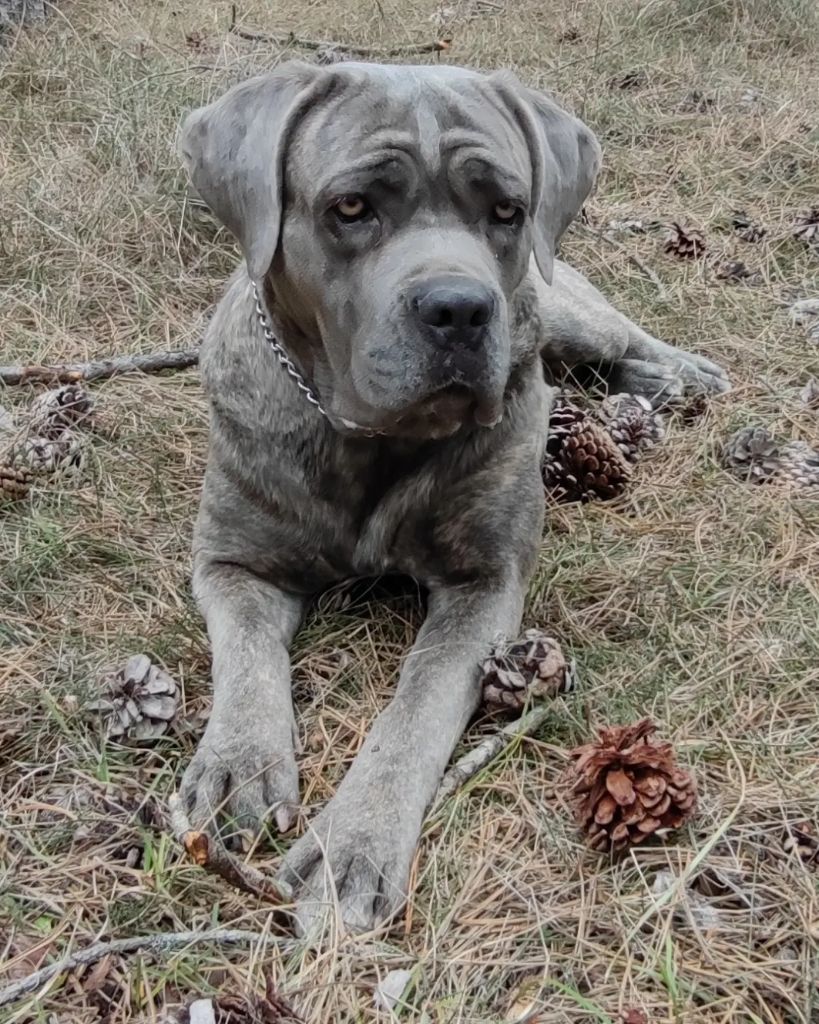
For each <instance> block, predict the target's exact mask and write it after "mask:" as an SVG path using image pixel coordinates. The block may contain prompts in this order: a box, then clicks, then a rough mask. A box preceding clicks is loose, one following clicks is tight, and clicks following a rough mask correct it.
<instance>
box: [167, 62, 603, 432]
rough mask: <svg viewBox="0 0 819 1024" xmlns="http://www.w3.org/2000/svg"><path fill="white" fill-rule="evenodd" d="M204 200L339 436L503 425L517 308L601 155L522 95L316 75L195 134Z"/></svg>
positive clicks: (214, 114) (206, 123)
mask: <svg viewBox="0 0 819 1024" xmlns="http://www.w3.org/2000/svg"><path fill="white" fill-rule="evenodd" d="M180 151H181V153H182V155H183V157H184V159H185V161H186V163H187V166H188V168H189V171H190V174H191V178H192V180H193V183H194V185H195V186H196V188H197V190H198V191H199V193H200V194H201V195H202V197H203V198H204V200H205V201H206V202H207V203H208V205H209V206H210V207H211V209H212V210H213V212H214V213H215V214H216V216H217V217H219V218H220V219H221V221H222V222H223V223H224V224H225V225H226V226H227V227H228V228H229V229H230V230H231V231H232V232H233V234H235V235H236V237H237V238H238V240H239V242H240V244H241V246H242V249H243V251H244V254H245V257H246V260H247V266H248V271H249V273H250V276H251V278H253V280H254V281H256V282H259V283H260V284H261V283H263V282H264V283H266V284H267V285H268V287H269V289H270V294H272V296H273V304H274V311H275V314H276V317H277V319H278V321H279V322H280V323H281V324H283V325H285V328H286V334H287V336H286V338H285V340H286V341H288V342H289V343H291V344H293V345H295V346H296V354H297V356H298V358H299V361H300V362H301V363H302V364H303V365H304V366H305V369H306V370H307V372H308V374H309V376H310V377H311V379H312V381H313V382H314V384H315V386H316V389H317V390H318V392H319V394H320V396H321V399H322V401H323V403H324V405H325V408H326V409H327V412H328V414H329V415H330V418H331V420H332V421H333V422H334V424H335V425H336V426H337V427H338V428H339V429H350V430H355V429H358V428H362V427H363V428H365V429H374V430H378V431H380V432H386V433H390V434H394V435H404V436H416V437H441V436H445V435H447V434H450V433H452V432H454V431H455V430H457V429H458V427H459V426H460V425H461V424H462V423H463V422H477V423H479V424H482V425H485V426H491V425H492V424H494V423H495V422H497V420H498V419H499V418H500V416H501V414H502V407H503V397H504V392H505V388H506V385H507V382H508V379H509V374H510V369H511V367H512V366H513V364H514V362H515V358H516V353H514V352H513V351H512V345H513V339H512V337H511V332H510V324H509V308H510V300H511V298H512V296H513V294H514V292H515V290H516V289H517V288H518V287H519V286H520V284H521V282H522V281H523V279H524V277H525V275H526V274H527V271H528V269H529V264H530V258H531V257H532V254H534V258H535V260H536V262H537V265H538V267H539V269H540V272H541V273H542V275H543V277H544V278H545V279H546V280H547V281H550V280H551V275H552V265H553V260H554V253H555V246H556V244H557V241H558V239H559V238H560V236H561V234H562V233H563V231H564V230H565V229H566V227H567V226H568V225H569V223H570V222H571V220H572V219H573V217H574V216H575V214H576V213H577V212H578V210H579V209H580V206H581V204H582V202H583V200H584V199H585V197H586V196H587V194H588V192H589V189H590V188H591V185H592V182H593V180H594V176H595V174H596V171H597V168H598V165H599V147H598V145H597V142H596V141H595V139H594V136H593V135H592V134H591V132H590V131H589V130H588V129H587V128H586V127H585V125H583V124H582V123H581V122H580V121H578V120H576V119H575V118H573V117H571V116H570V115H568V114H566V113H565V112H564V111H562V110H561V109H560V108H559V107H558V106H556V105H555V103H553V102H552V101H551V100H550V99H548V98H547V97H546V96H544V95H542V94H540V93H537V92H534V91H532V90H530V89H527V88H525V87H523V86H522V85H521V84H520V83H519V82H518V81H517V80H516V79H515V78H514V77H513V76H512V75H509V74H507V73H499V74H495V75H488V76H485V75H481V74H478V73H476V72H473V71H468V70H465V69H461V68H449V67H403V66H381V65H369V64H357V63H349V64H348V63H342V64H338V65H335V66H333V67H330V68H322V67H316V66H312V65H308V64H302V63H292V64H286V65H283V66H282V67H280V68H278V69H277V70H276V71H274V72H272V73H270V74H266V75H262V76H260V77H258V78H254V79H251V80H249V81H247V82H244V83H242V84H241V85H238V86H235V87H234V88H233V89H231V90H230V91H229V92H228V93H227V94H226V95H225V96H223V97H222V98H221V99H220V100H218V101H217V102H216V103H213V104H211V105H210V106H208V107H204V108H202V109H201V110H197V111H195V112H194V113H193V114H191V115H190V116H189V117H188V119H187V121H186V122H185V124H184V126H183V129H182V133H181V137H180Z"/></svg>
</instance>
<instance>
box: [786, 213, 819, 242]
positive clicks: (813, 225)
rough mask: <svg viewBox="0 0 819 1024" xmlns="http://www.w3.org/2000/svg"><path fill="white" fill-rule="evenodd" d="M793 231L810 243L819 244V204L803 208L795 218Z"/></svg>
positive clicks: (796, 236) (795, 236)
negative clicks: (807, 208) (806, 208)
mask: <svg viewBox="0 0 819 1024" xmlns="http://www.w3.org/2000/svg"><path fill="white" fill-rule="evenodd" d="M792 233H793V237H794V238H799V239H801V240H802V241H803V242H807V243H808V245H815V246H819V206H813V207H811V208H810V209H809V210H802V212H801V213H800V214H798V215H797V217H796V218H795V219H794V222H793V232H792Z"/></svg>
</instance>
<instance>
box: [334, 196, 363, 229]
mask: <svg viewBox="0 0 819 1024" xmlns="http://www.w3.org/2000/svg"><path fill="white" fill-rule="evenodd" d="M333 210H334V211H335V213H336V216H337V217H338V218H339V220H343V221H344V222H345V223H347V224H352V223H353V222H354V221H357V220H364V218H365V217H367V216H369V213H370V208H369V206H368V205H367V202H366V200H365V199H363V198H362V197H361V196H342V197H341V199H339V200H338V201H337V202H336V203H334V204H333Z"/></svg>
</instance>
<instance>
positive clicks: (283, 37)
mask: <svg viewBox="0 0 819 1024" xmlns="http://www.w3.org/2000/svg"><path fill="white" fill-rule="evenodd" d="M230 32H231V33H232V34H233V35H234V36H238V37H239V38H240V39H247V40H249V41H250V42H252V43H274V44H275V45H276V46H300V47H301V48H302V49H303V50H341V51H342V52H344V53H350V54H352V55H353V56H355V57H400V56H403V55H408V54H413V53H440V52H441V51H443V50H448V49H449V48H450V47H451V45H452V40H451V39H435V40H433V41H432V42H430V43H407V44H406V45H403V46H356V45H354V44H353V43H336V42H333V41H332V40H329V39H307V38H305V37H304V36H297V35H294V34H293V33H292V32H256V31H252V30H251V29H246V28H242V27H241V26H239V25H237V24H236V4H234V5H233V8H232V17H231V22H230Z"/></svg>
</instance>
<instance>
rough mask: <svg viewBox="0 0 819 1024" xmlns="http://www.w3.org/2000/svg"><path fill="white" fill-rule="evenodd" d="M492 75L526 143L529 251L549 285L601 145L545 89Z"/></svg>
mask: <svg viewBox="0 0 819 1024" xmlns="http://www.w3.org/2000/svg"><path fill="white" fill-rule="evenodd" d="M492 80H493V82H494V83H495V84H496V86H497V88H498V89H499V91H500V92H501V93H502V95H503V96H504V99H505V100H506V103H507V105H508V106H509V108H510V109H511V111H512V112H513V114H514V116H515V118H516V120H517V122H518V124H519V125H520V127H521V129H522V130H523V134H524V136H525V138H526V142H527V145H528V147H529V155H530V159H531V163H532V219H533V224H534V253H535V259H536V261H537V265H538V269H539V270H540V272H541V274H542V275H543V277H544V278H545V280H546V281H547V282H548V283H549V284H551V281H552V273H553V270H554V257H555V249H556V247H557V243H558V241H559V240H560V236H561V235H562V234H563V232H564V231H565V230H566V228H567V227H568V226H569V224H571V222H572V221H573V220H574V218H575V217H576V216H577V214H578V213H579V212H580V208H581V207H582V205H583V202H584V200H585V199H586V197H587V196H588V194H589V192H590V191H591V187H592V185H593V184H594V179H595V177H596V176H597V172H598V170H599V169H600V162H601V158H602V154H601V150H600V144H599V143H598V141H597V139H596V138H595V136H594V134H593V133H592V132H591V130H590V129H589V128H587V127H586V125H585V124H583V122H582V121H580V120H578V119H577V118H576V117H572V115H571V114H568V113H566V111H565V110H562V109H561V108H560V107H559V106H558V105H557V104H556V103H555V102H554V100H552V99H550V98H549V97H548V96H546V95H545V94H544V93H541V92H537V91H535V90H534V89H527V88H526V87H525V86H524V85H522V84H521V83H520V82H519V81H518V80H517V78H515V76H514V75H512V74H510V73H509V72H499V73H498V74H495V75H493V76H492Z"/></svg>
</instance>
